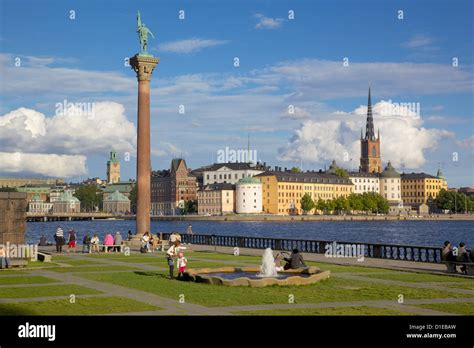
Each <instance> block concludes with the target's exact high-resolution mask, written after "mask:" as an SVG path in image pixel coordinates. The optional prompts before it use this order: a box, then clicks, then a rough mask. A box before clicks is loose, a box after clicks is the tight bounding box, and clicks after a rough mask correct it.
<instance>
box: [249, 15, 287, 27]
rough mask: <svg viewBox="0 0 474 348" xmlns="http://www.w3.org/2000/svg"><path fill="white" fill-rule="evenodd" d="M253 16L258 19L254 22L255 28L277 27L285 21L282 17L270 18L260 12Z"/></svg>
mask: <svg viewBox="0 0 474 348" xmlns="http://www.w3.org/2000/svg"><path fill="white" fill-rule="evenodd" d="M254 17H255V18H257V20H258V21H257V24H255V28H256V29H277V28H279V27H281V25H282V24H283V22H284V21H285V20H284V19H283V18H270V17H266V16H265V15H263V14H261V13H257V14H255V15H254Z"/></svg>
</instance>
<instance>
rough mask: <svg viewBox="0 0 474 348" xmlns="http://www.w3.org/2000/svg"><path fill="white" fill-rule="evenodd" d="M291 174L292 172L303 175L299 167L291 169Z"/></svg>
mask: <svg viewBox="0 0 474 348" xmlns="http://www.w3.org/2000/svg"><path fill="white" fill-rule="evenodd" d="M290 172H292V173H301V169H299V168H298V167H292V168H291V169H290Z"/></svg>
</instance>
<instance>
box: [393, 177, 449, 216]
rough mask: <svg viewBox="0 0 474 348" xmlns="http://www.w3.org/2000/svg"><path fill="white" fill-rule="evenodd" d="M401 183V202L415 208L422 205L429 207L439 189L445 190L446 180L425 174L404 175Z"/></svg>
mask: <svg viewBox="0 0 474 348" xmlns="http://www.w3.org/2000/svg"><path fill="white" fill-rule="evenodd" d="M401 183H402V200H403V201H404V202H405V204H409V205H411V206H413V207H416V208H418V206H419V205H420V204H423V203H424V204H428V205H430V204H431V202H432V200H433V199H435V198H436V197H437V196H438V194H439V191H441V189H447V182H446V179H444V178H439V177H437V176H433V175H430V174H426V173H409V174H405V173H404V174H402V175H401Z"/></svg>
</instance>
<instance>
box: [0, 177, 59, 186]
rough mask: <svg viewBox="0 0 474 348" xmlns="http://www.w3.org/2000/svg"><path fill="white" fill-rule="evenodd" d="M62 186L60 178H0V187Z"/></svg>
mask: <svg viewBox="0 0 474 348" xmlns="http://www.w3.org/2000/svg"><path fill="white" fill-rule="evenodd" d="M58 184H64V179H62V178H16V177H8V176H0V187H20V186H25V185H44V186H50V185H58Z"/></svg>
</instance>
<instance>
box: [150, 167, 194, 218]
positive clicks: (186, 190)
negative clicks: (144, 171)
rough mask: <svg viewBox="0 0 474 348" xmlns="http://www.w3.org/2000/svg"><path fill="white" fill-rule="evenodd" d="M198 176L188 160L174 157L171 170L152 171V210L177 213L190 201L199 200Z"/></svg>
mask: <svg viewBox="0 0 474 348" xmlns="http://www.w3.org/2000/svg"><path fill="white" fill-rule="evenodd" d="M197 198H198V197H197V183H196V177H195V176H194V175H192V174H191V173H190V172H189V170H188V167H187V166H186V161H185V160H184V159H182V158H177V159H173V160H172V161H171V168H170V169H169V170H159V171H153V172H152V173H151V212H152V214H153V215H175V214H177V212H178V209H180V208H184V204H185V203H186V202H188V201H197Z"/></svg>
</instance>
